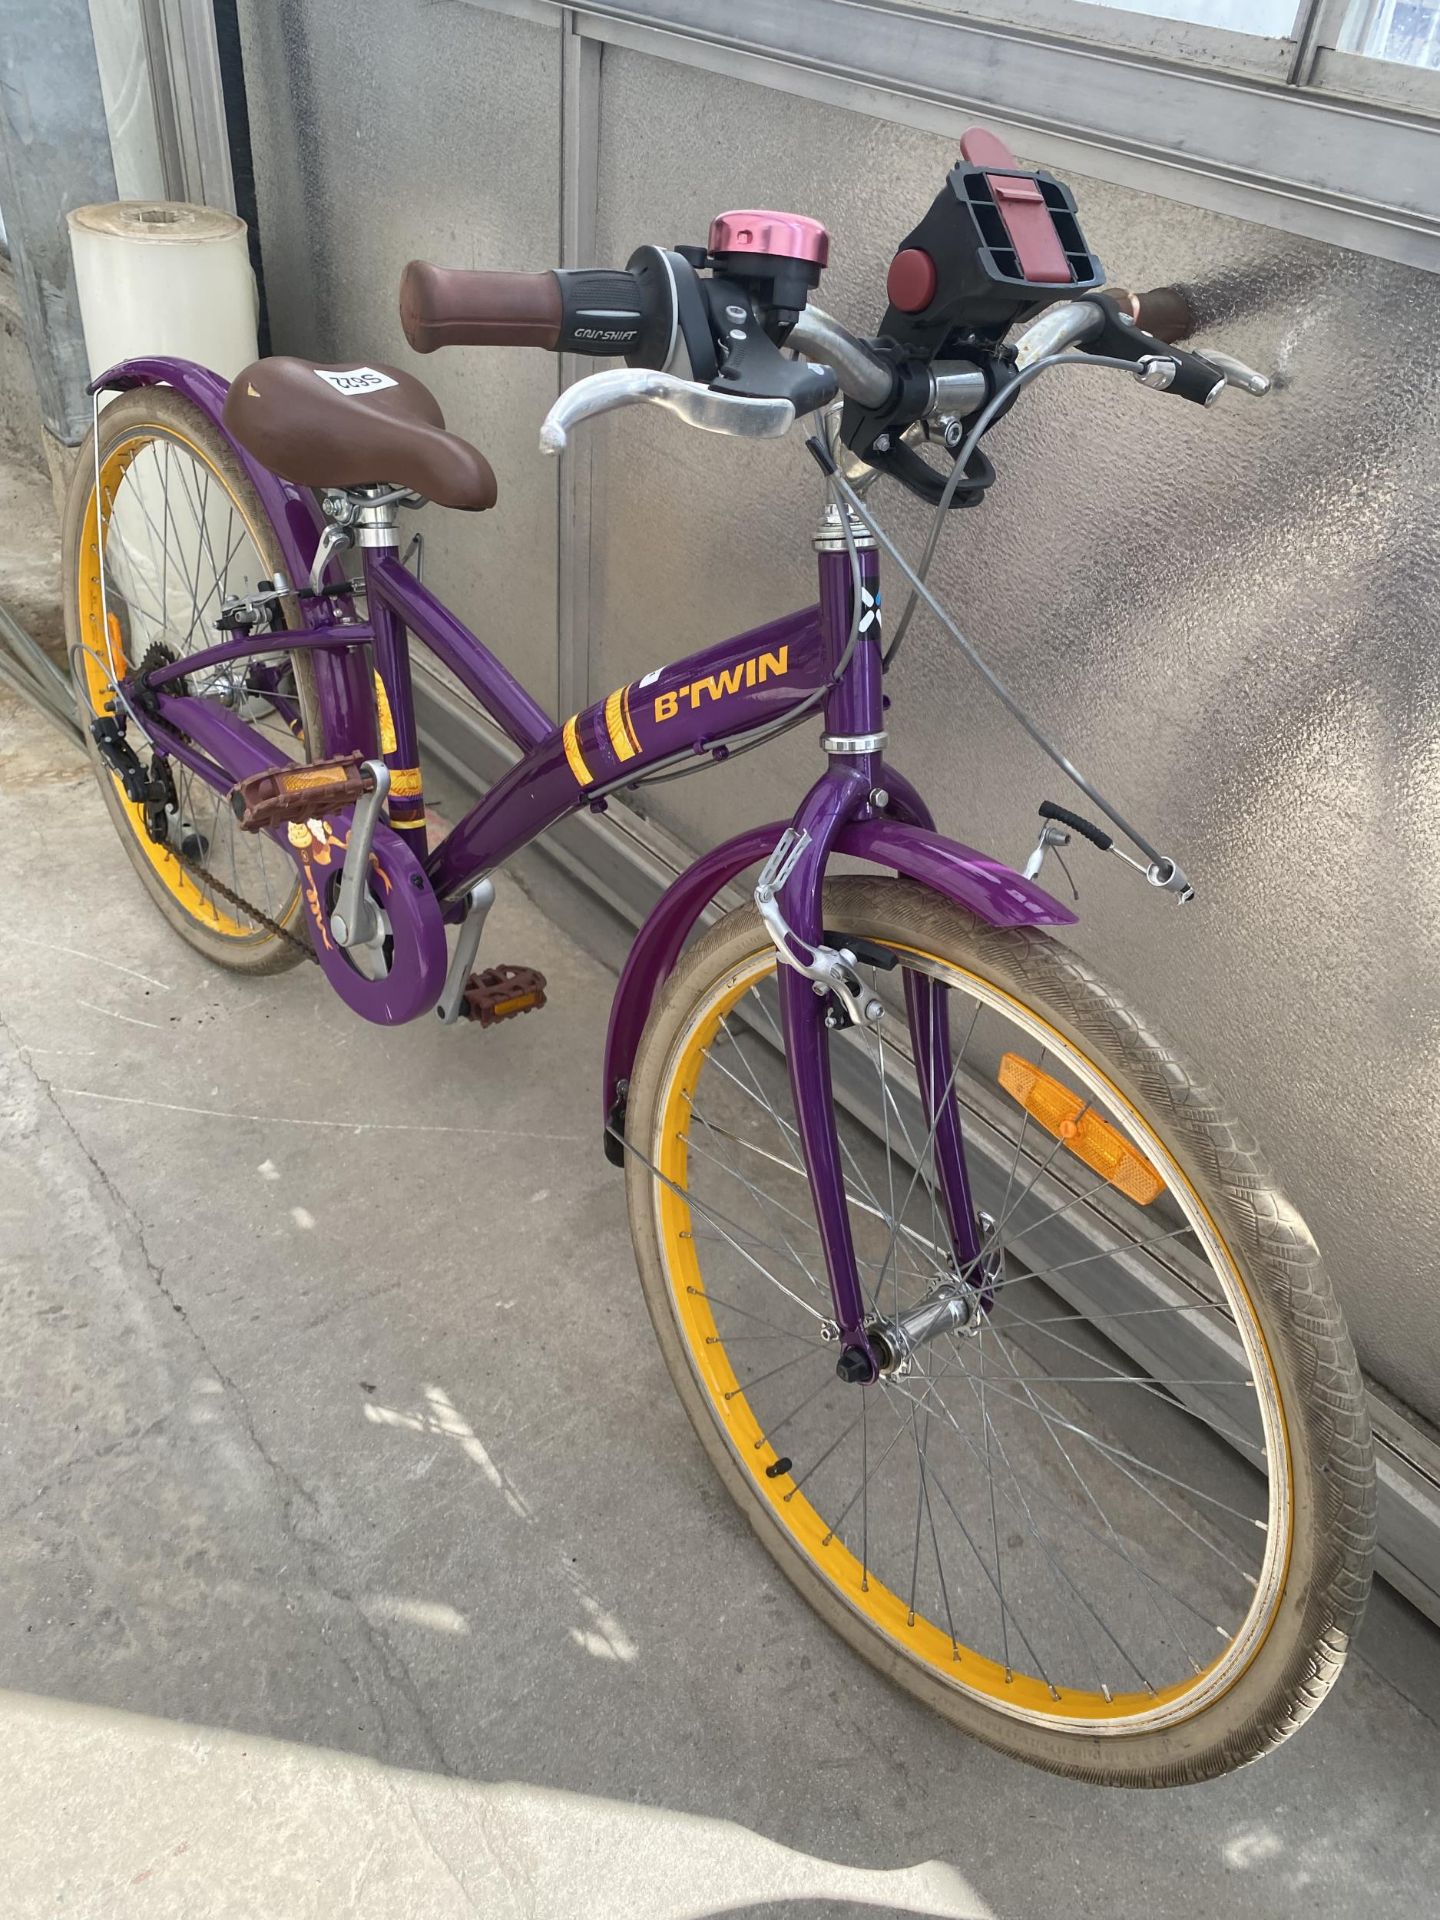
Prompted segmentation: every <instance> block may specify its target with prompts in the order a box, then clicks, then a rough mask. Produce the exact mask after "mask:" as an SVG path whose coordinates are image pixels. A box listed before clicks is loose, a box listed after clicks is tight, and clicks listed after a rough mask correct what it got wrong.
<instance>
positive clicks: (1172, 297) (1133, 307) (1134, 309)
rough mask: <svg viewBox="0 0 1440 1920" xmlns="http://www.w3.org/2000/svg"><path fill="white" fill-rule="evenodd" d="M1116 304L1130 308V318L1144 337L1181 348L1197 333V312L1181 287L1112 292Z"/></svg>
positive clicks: (1111, 290)
mask: <svg viewBox="0 0 1440 1920" xmlns="http://www.w3.org/2000/svg"><path fill="white" fill-rule="evenodd" d="M1109 292H1110V295H1111V297H1112V299H1113V300H1114V301H1115V304H1116V305H1117V306H1119V307H1122V308H1128V309H1129V313H1130V318H1131V319H1132V320H1133V321H1134V322H1135V324H1136V326H1137V327H1139V329H1140V331H1141V332H1142V333H1148V334H1149V335H1150V336H1151V337H1152V338H1153V339H1156V340H1163V341H1165V342H1166V344H1167V345H1168V346H1172V347H1173V346H1178V344H1179V343H1180V341H1182V340H1185V339H1188V338H1189V336H1190V335H1191V334H1192V333H1193V332H1194V331H1195V312H1194V309H1193V308H1192V307H1191V305H1190V302H1189V301H1188V300H1187V299H1186V297H1185V295H1184V294H1183V293H1182V292H1181V290H1180V288H1179V287H1152V288H1151V289H1150V291H1149V293H1128V292H1126V290H1125V289H1124V288H1123V287H1112V288H1110V289H1109Z"/></svg>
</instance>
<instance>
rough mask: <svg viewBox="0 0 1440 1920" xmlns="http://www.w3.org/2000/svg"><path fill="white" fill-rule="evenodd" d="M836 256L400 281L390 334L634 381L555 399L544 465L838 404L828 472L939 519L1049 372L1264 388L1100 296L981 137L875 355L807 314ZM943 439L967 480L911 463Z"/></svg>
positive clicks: (1174, 324) (1174, 313)
mask: <svg viewBox="0 0 1440 1920" xmlns="http://www.w3.org/2000/svg"><path fill="white" fill-rule="evenodd" d="M1027 181H1028V182H1029V184H1028V185H1024V190H1023V191H1022V190H1021V188H1020V186H1017V184H1016V183H1017V182H1020V183H1022V185H1023V184H1024V183H1025V182H1027ZM1017 223H1018V225H1017ZM1007 240H1008V245H1007ZM829 244H830V243H829V236H828V234H827V233H826V232H825V229H824V228H823V227H822V226H821V225H820V224H819V223H818V222H817V221H814V220H808V219H803V218H801V217H800V216H798V215H794V214H781V213H775V212H772V211H767V210H751V211H736V212H732V213H727V214H722V215H719V216H718V217H717V218H716V219H715V220H714V221H713V222H712V223H711V227H710V232H709V237H708V242H707V244H706V245H705V246H704V247H695V246H683V247H675V248H673V249H666V248H662V247H658V246H648V245H647V246H642V247H640V248H639V249H637V251H636V252H635V253H634V254H632V256H631V258H630V260H629V261H628V262H627V263H626V265H625V267H624V268H623V269H619V268H617V269H610V268H556V269H554V270H553V271H550V272H545V273H494V272H481V271H465V270H459V269H447V268H443V267H437V266H434V265H431V264H429V263H428V262H425V261H419V260H412V261H411V262H410V264H409V265H408V266H407V267H406V269H405V273H404V276H403V279H402V282H401V292H400V313H401V319H402V323H403V325H404V329H405V334H406V337H407V339H408V340H409V342H410V344H411V346H412V347H414V348H415V350H416V351H417V352H418V353H433V352H435V351H436V350H437V349H438V348H440V347H445V346H528V347H539V348H542V349H543V350H545V351H547V352H551V353H576V354H579V353H587V354H593V355H597V356H615V357H617V358H619V357H623V358H624V359H625V360H626V361H628V363H629V371H627V372H622V371H618V370H616V371H611V372H606V373H600V374H595V375H592V376H590V377H589V378H588V379H585V380H582V381H578V382H576V383H575V384H574V385H573V386H572V387H571V388H570V389H569V390H568V391H567V392H566V393H565V394H564V395H562V396H561V398H560V400H559V401H558V402H557V404H556V406H555V407H554V408H553V409H552V410H551V413H550V415H549V417H548V418H547V420H546V423H545V427H544V430H543V433H542V445H543V446H544V448H545V450H546V451H547V452H551V453H555V452H558V451H560V450H561V449H562V448H563V447H564V446H565V445H566V444H567V440H568V436H569V434H570V433H571V432H572V431H573V429H574V428H575V426H576V425H577V424H579V422H581V421H583V420H587V419H590V418H593V417H594V416H595V415H596V414H598V413H601V412H607V411H609V410H610V409H611V408H613V407H620V406H628V405H633V404H636V403H641V402H649V403H651V404H655V405H660V406H663V407H665V408H667V409H668V410H669V411H671V412H673V413H675V414H677V415H678V416H679V417H680V418H681V419H683V420H684V421H686V423H687V424H689V425H691V426H695V427H699V428H701V429H702V430H704V431H707V432H720V433H733V434H739V435H743V436H747V437H757V436H759V437H770V436H773V435H777V434H782V433H784V432H785V431H786V430H787V429H788V427H789V426H790V425H791V424H792V423H793V422H794V420H795V419H796V418H797V416H799V415H800V414H807V415H808V414H810V413H812V412H814V411H816V410H818V409H820V408H823V407H825V406H826V405H827V404H828V403H829V402H830V401H831V400H832V399H834V398H835V396H836V395H837V394H839V395H840V396H842V397H843V407H842V410H841V412H840V416H839V421H838V427H837V429H836V432H835V434H834V440H835V445H836V448H837V453H838V450H839V449H840V448H841V447H843V449H844V451H845V454H846V456H847V460H849V459H853V460H854V461H856V462H857V463H858V466H859V468H860V469H863V470H865V471H868V472H870V473H872V474H888V475H890V476H891V477H893V478H895V479H897V480H899V481H900V482H901V483H902V484H903V485H904V486H905V487H906V488H908V489H909V491H911V492H912V493H914V494H916V495H918V496H919V497H920V498H921V499H924V500H928V501H931V502H932V503H941V504H943V505H945V506H947V507H950V506H954V507H965V506H971V505H974V504H976V503H977V502H978V501H979V500H980V499H981V498H983V496H984V492H985V490H986V489H987V488H988V486H989V485H990V484H991V482H992V481H993V480H994V478H995V472H994V468H993V467H992V466H991V464H990V462H989V460H988V459H987V458H986V455H985V452H984V451H983V449H982V444H981V443H982V440H983V438H984V435H985V434H986V433H988V432H989V430H990V428H991V427H992V426H993V425H994V423H995V422H996V421H997V420H999V419H1000V418H1001V417H1002V416H1003V414H1004V413H1005V412H1006V411H1007V410H1008V408H1009V407H1010V406H1011V405H1012V404H1013V402H1014V399H1015V397H1016V395H1017V394H1018V393H1019V392H1020V391H1021V390H1022V389H1023V387H1024V386H1025V385H1026V384H1027V383H1028V381H1029V380H1030V378H1031V377H1032V376H1033V375H1034V374H1037V373H1039V372H1041V371H1043V370H1045V369H1046V368H1047V367H1048V366H1049V365H1050V364H1051V363H1052V362H1054V363H1057V364H1063V363H1073V362H1074V361H1075V360H1076V359H1077V358H1078V357H1080V356H1084V355H1089V356H1093V358H1094V360H1095V362H1096V363H1097V364H1101V365H1106V366H1110V367H1114V368H1119V369H1125V368H1128V369H1130V370H1131V371H1133V373H1134V375H1135V377H1136V378H1137V379H1138V380H1139V381H1140V383H1141V384H1142V385H1145V386H1148V387H1151V388H1153V389H1155V390H1157V391H1161V392H1169V393H1175V394H1178V395H1179V396H1180V397H1181V398H1183V399H1187V400H1190V401H1192V402H1195V403H1197V404H1199V405H1203V406H1207V407H1208V406H1210V405H1212V404H1213V403H1214V402H1215V401H1216V400H1217V399H1218V398H1219V396H1220V394H1221V392H1222V391H1223V389H1224V388H1225V387H1226V386H1227V385H1229V386H1236V387H1239V388H1240V389H1242V391H1244V392H1247V393H1251V394H1262V393H1265V392H1267V391H1268V389H1269V384H1270V383H1269V381H1268V380H1267V379H1266V378H1265V376H1264V375H1263V374H1259V373H1256V372H1255V371H1254V370H1253V369H1251V368H1249V367H1246V366H1244V365H1243V363H1241V362H1240V361H1238V360H1235V359H1233V358H1231V357H1230V356H1228V355H1225V354H1220V353H1215V352H1212V351H1208V350H1203V349H1202V350H1196V349H1193V348H1188V347H1182V346H1181V345H1180V344H1179V343H1180V342H1181V341H1182V340H1184V339H1186V338H1187V336H1188V335H1189V334H1190V333H1191V332H1192V331H1193V329H1194V324H1195V323H1194V318H1193V315H1192V313H1191V309H1190V305H1189V302H1188V300H1187V299H1186V297H1185V295H1184V293H1183V292H1182V291H1181V290H1180V289H1178V288H1175V287H1160V288H1155V289H1152V290H1151V291H1150V292H1148V293H1138V294H1137V293H1130V292H1128V291H1126V290H1124V289H1120V288H1116V289H1111V290H1110V291H1108V292H1107V291H1104V290H1103V286H1102V283H1103V280H1104V272H1103V269H1102V268H1101V266H1100V263H1099V261H1098V260H1096V259H1095V257H1094V255H1093V254H1091V253H1090V252H1089V250H1088V248H1087V246H1086V244H1085V241H1084V237H1083V235H1082V233H1081V231H1080V227H1079V223H1078V219H1077V216H1076V209H1075V202H1074V197H1073V195H1072V194H1071V193H1070V192H1069V189H1068V188H1066V187H1065V186H1064V185H1063V184H1062V183H1061V182H1059V181H1056V180H1055V179H1054V178H1053V177H1052V176H1050V175H1048V174H1046V173H1044V172H1035V173H1029V172H1028V171H1027V170H1026V169H1024V168H1022V167H1021V166H1020V163H1019V162H1018V161H1016V160H1015V159H1014V158H1013V156H1009V155H1008V150H1007V149H1005V148H1004V147H1003V146H1002V145H1001V144H1000V143H999V142H998V141H997V140H996V139H995V137H994V136H993V135H989V134H984V133H981V132H978V131H976V130H972V131H971V133H969V134H967V135H966V136H965V138H964V139H963V140H962V141H961V157H960V159H959V160H958V161H957V162H956V165H955V167H954V169H953V170H952V171H951V173H950V174H949V176H948V177H947V180H946V183H945V186H944V188H943V189H942V191H941V192H940V194H939V195H937V197H936V199H935V201H934V203H933V204H932V206H931V208H930V210H929V212H928V213H927V214H926V215H925V216H924V218H923V219H922V220H921V222H920V223H919V225H918V226H916V227H915V228H914V229H913V231H912V232H911V233H910V234H909V235H907V236H906V237H905V239H904V240H903V241H902V242H901V245H900V248H899V250H898V251H897V252H896V254H895V256H894V259H893V260H892V262H891V266H890V272H889V274H888V276H887V281H886V288H887V293H888V295H889V301H890V304H889V306H888V308H887V309H886V312H885V314H884V316H883V318H882V320H881V322H880V325H879V328H878V330H877V336H876V337H875V338H873V339H862V338H860V337H859V336H858V335H856V334H853V333H851V332H850V331H849V330H848V329H847V328H845V327H844V326H842V325H841V324H840V322H839V321H838V320H836V319H834V318H833V317H832V316H831V315H830V314H828V313H826V312H825V311H824V309H823V308H820V307H817V306H815V305H813V304H812V303H811V295H812V294H813V292H814V290H815V288H816V286H817V285H818V284H819V281H820V278H821V274H822V271H823V269H824V267H825V265H826V262H827V260H828V257H829ZM1062 290H1063V291H1064V292H1065V293H1066V294H1068V296H1069V297H1068V298H1066V299H1064V300H1063V301H1060V302H1059V303H1058V304H1056V299H1057V295H1059V294H1060V293H1061V292H1062ZM1026 322H1028V323H1029V324H1028V325H1026V324H1025V323H1026ZM1020 326H1024V331H1023V332H1020V333H1018V334H1016V333H1015V329H1016V328H1017V327H1020ZM1007 340H1008V342H1009V344H1007ZM947 354H948V355H950V356H952V357H950V358H945V357H942V356H945V355H947ZM687 376H688V377H687ZM970 415H975V416H977V418H976V419H975V421H974V423H973V424H972V426H971V427H970V428H968V429H966V428H964V427H962V426H961V425H960V422H961V421H962V420H963V419H965V418H966V417H967V416H970ZM936 422H938V423H939V428H940V437H943V439H944V441H945V443H946V446H947V448H948V449H949V450H950V451H951V452H952V453H954V452H955V450H956V449H958V448H961V447H963V448H965V449H966V450H965V452H964V453H963V455H962V456H961V457H962V458H963V461H964V473H963V475H961V474H957V472H956V470H955V468H954V464H953V462H952V464H951V468H950V470H949V471H948V472H942V471H940V470H939V469H937V468H935V467H932V466H931V465H930V464H929V463H928V462H927V461H926V460H925V459H924V458H923V457H922V455H921V452H920V451H919V446H920V443H921V441H922V439H923V438H932V437H936V436H935V435H934V433H933V429H932V423H936Z"/></svg>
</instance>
